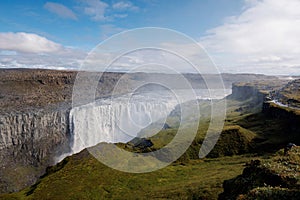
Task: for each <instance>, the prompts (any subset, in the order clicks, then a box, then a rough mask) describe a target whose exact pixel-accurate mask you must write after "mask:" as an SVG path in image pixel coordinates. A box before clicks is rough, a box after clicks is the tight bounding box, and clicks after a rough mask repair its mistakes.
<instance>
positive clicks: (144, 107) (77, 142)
mask: <svg viewBox="0 0 300 200" xmlns="http://www.w3.org/2000/svg"><path fill="white" fill-rule="evenodd" d="M176 104H177V102H176V101H175V99H174V98H170V96H169V97H164V98H163V97H160V98H158V96H157V95H155V94H151V95H149V94H148V95H144V94H143V95H132V96H131V97H130V98H129V97H128V96H122V97H117V98H113V99H101V100H98V101H96V102H95V103H91V104H88V105H84V106H80V107H76V108H73V109H72V110H71V112H70V122H71V123H70V124H71V130H70V131H71V134H72V136H73V141H72V144H71V150H72V152H71V154H74V153H78V152H80V151H81V150H83V149H85V148H88V147H91V146H95V145H96V144H98V143H100V142H108V143H116V142H128V141H130V140H131V139H133V138H134V137H136V136H137V133H139V132H140V130H142V129H143V128H146V127H147V126H148V125H150V124H152V123H153V122H156V121H158V120H165V119H166V118H167V116H168V115H169V113H170V112H171V111H172V110H173V109H174V108H175V106H176Z"/></svg>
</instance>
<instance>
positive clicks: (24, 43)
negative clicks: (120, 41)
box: [0, 0, 300, 75]
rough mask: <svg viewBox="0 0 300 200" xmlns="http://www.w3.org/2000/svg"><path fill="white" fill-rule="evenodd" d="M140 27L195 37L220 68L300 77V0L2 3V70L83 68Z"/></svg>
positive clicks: (37, 0) (32, 0)
mask: <svg viewBox="0 0 300 200" xmlns="http://www.w3.org/2000/svg"><path fill="white" fill-rule="evenodd" d="M143 27H161V28H167V29H172V30H175V31H178V32H180V33H183V34H185V35H186V36H188V37H190V38H192V39H193V40H195V42H196V43H198V44H199V45H201V46H202V47H203V48H204V49H205V51H206V52H207V54H208V55H209V56H210V57H211V59H212V60H213V62H214V63H215V64H216V66H217V67H218V69H219V71H220V72H229V73H261V74H283V75H300V56H299V55H300V37H299V35H300V0H187V1H182V0H135V1H134V0H129V1H127V0H112V1H105V0H65V1H54V0H53V1H43V0H26V1H24V0H3V1H1V2H0V68H49V69H78V68H79V67H80V65H81V64H82V63H83V60H84V59H85V58H86V56H87V55H88V53H89V52H90V51H91V50H93V49H94V48H95V47H96V46H97V45H98V44H99V43H101V42H103V41H105V40H107V39H109V38H110V37H111V36H113V35H114V34H117V33H120V32H122V31H127V30H131V29H135V28H143ZM173 46H175V44H173ZM190 47H191V44H188V43H187V44H185V45H181V46H180V48H181V49H184V50H186V51H189V52H192V51H193V49H190ZM144 53H147V54H148V55H151V56H154V57H155V56H157V55H154V54H153V53H151V52H149V51H146V52H144ZM194 55H195V56H196V52H194ZM133 57H135V59H133ZM143 57H145V56H141V54H137V53H135V54H132V55H131V56H130V60H128V59H127V60H126V59H123V60H122V62H123V63H119V66H118V70H120V71H122V70H124V71H126V70H128V69H127V68H126V66H129V65H130V64H132V60H138V59H139V60H140V59H141V58H143ZM159 57H160V58H161V57H162V54H160V55H159ZM170 59H171V58H170ZM139 63H141V62H139ZM143 63H146V60H144V62H143ZM135 64H137V63H135ZM172 64H174V60H173V62H172ZM123 66H124V67H123ZM122 67H123V69H122ZM178 70H179V71H180V67H178ZM182 71H184V72H189V71H188V70H187V69H185V70H184V69H182Z"/></svg>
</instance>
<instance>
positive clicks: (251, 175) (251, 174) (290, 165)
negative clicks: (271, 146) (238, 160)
mask: <svg viewBox="0 0 300 200" xmlns="http://www.w3.org/2000/svg"><path fill="white" fill-rule="evenodd" d="M299 165H300V147H293V148H292V149H291V150H290V151H289V152H288V154H287V155H284V154H283V150H281V151H279V152H277V154H276V155H274V156H272V157H271V158H268V159H265V160H252V161H251V162H250V163H247V164H246V167H245V169H244V171H243V173H242V174H241V175H239V176H237V177H236V178H233V179H230V180H226V181H224V183H223V188H224V192H223V193H222V194H220V196H219V199H220V200H222V199H224V200H225V199H226V200H230V199H241V200H242V199H282V198H284V199H295V200H296V199H299V198H300V170H299Z"/></svg>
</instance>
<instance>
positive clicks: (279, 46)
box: [200, 0, 300, 74]
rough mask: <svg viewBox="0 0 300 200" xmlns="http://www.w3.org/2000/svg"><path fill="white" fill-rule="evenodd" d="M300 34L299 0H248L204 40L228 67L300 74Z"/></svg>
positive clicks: (211, 52)
mask: <svg viewBox="0 0 300 200" xmlns="http://www.w3.org/2000/svg"><path fill="white" fill-rule="evenodd" d="M299 35H300V1H299V0H289V1H282V0H245V8H244V11H243V12H242V13H241V14H240V15H237V16H232V17H229V18H227V19H226V20H225V22H224V24H223V25H221V26H219V27H216V28H213V29H211V30H209V31H207V35H206V36H205V37H203V38H201V39H200V43H201V44H203V45H204V47H205V48H206V49H207V50H208V52H209V53H210V54H211V55H212V57H213V58H214V59H215V61H216V63H217V64H218V65H221V66H222V67H223V68H224V70H225V71H232V72H256V73H267V74H272V73H284V74H300V57H299V55H300V45H299V44H300V37H299Z"/></svg>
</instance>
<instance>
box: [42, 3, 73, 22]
mask: <svg viewBox="0 0 300 200" xmlns="http://www.w3.org/2000/svg"><path fill="white" fill-rule="evenodd" d="M44 8H45V9H47V10H48V11H50V12H52V13H55V14H57V15H58V16H60V17H62V18H67V19H73V20H77V17H76V15H75V13H74V12H73V11H72V10H71V9H69V8H67V7H66V6H64V5H62V4H60V3H53V2H47V3H46V4H45V5H44Z"/></svg>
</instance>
